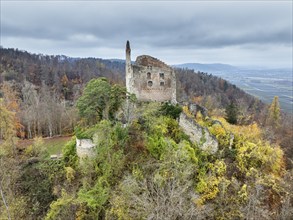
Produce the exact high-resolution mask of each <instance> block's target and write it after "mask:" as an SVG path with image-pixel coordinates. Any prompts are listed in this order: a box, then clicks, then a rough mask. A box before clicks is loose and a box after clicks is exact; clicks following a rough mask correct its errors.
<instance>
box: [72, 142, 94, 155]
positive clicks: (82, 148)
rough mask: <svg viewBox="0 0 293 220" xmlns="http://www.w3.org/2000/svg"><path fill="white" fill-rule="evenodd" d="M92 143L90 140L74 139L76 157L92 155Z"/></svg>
mask: <svg viewBox="0 0 293 220" xmlns="http://www.w3.org/2000/svg"><path fill="white" fill-rule="evenodd" d="M94 147H95V145H94V143H93V141H92V140H91V139H78V138H76V154H77V156H78V157H80V158H83V157H91V156H93V155H94Z"/></svg>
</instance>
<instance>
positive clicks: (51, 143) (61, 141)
mask: <svg viewBox="0 0 293 220" xmlns="http://www.w3.org/2000/svg"><path fill="white" fill-rule="evenodd" d="M70 140H71V137H57V138H48V139H44V147H45V148H46V149H47V150H48V152H49V154H61V153H62V148H63V147H64V146H65V145H66V143H67V142H68V141H70Z"/></svg>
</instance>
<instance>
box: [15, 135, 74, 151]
mask: <svg viewBox="0 0 293 220" xmlns="http://www.w3.org/2000/svg"><path fill="white" fill-rule="evenodd" d="M70 140H71V136H66V137H52V138H44V139H43V141H44V147H45V148H46V149H47V150H48V152H49V154H60V153H62V148H63V147H64V146H65V144H66V143H67V142H68V141H70ZM32 143H33V140H20V141H19V142H18V146H19V147H22V148H25V147H27V146H29V145H31V144H32Z"/></svg>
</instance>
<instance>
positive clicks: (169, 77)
mask: <svg viewBox="0 0 293 220" xmlns="http://www.w3.org/2000/svg"><path fill="white" fill-rule="evenodd" d="M125 71H126V88H127V91H128V92H130V93H134V94H135V95H136V97H137V99H138V100H141V101H158V102H164V101H171V102H172V103H176V77H175V72H174V70H173V69H172V68H171V67H170V66H168V65H166V64H165V63H164V62H162V61H160V60H158V59H157V58H154V57H151V56H148V55H142V56H138V57H137V58H136V61H135V63H134V64H132V63H131V49H130V44H129V41H127V43H126V65H125Z"/></svg>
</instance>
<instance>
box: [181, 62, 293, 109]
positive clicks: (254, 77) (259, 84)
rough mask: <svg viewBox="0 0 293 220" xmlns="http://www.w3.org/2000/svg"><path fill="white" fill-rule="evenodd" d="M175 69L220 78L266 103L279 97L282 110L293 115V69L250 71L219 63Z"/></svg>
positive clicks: (189, 65)
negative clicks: (198, 72) (205, 73)
mask: <svg viewBox="0 0 293 220" xmlns="http://www.w3.org/2000/svg"><path fill="white" fill-rule="evenodd" d="M175 67H180V68H188V69H193V70H195V71H200V72H207V73H210V74H212V75H215V76H219V77H221V78H223V79H226V80H228V81H229V82H231V83H233V84H235V85H236V86H238V87H240V88H241V89H243V90H244V91H246V92H247V93H249V94H251V95H254V96H256V97H258V98H259V99H261V100H263V101H264V102H266V103H271V102H272V100H273V98H274V96H279V100H280V105H281V108H282V109H283V110H284V111H285V112H289V113H293V79H292V78H293V73H292V69H264V68H262V69H261V68H259V69H249V68H241V67H236V66H231V65H228V64H218V63H216V64H200V63H185V64H178V65H175Z"/></svg>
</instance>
